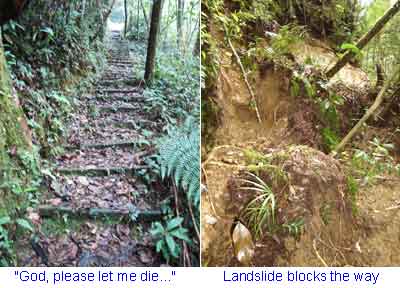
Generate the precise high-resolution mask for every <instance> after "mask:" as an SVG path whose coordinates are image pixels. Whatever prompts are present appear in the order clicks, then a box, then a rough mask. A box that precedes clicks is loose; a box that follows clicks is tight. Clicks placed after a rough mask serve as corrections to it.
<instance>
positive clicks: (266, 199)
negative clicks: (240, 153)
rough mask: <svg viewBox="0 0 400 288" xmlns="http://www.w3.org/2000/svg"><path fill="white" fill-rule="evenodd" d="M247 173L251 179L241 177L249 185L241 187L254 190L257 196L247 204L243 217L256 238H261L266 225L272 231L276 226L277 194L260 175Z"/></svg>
mask: <svg viewBox="0 0 400 288" xmlns="http://www.w3.org/2000/svg"><path fill="white" fill-rule="evenodd" d="M246 174H247V175H249V176H250V178H251V180H247V179H241V181H242V182H243V183H246V184H247V185H248V186H245V187H241V188H240V189H243V190H251V191H254V192H255V193H256V197H255V198H254V199H253V200H251V201H250V202H249V203H248V204H247V206H246V208H245V210H244V215H243V218H244V219H246V220H247V222H248V224H249V227H250V229H251V230H252V232H253V234H254V235H255V238H256V239H260V238H261V236H262V235H263V229H264V227H266V228H267V231H269V232H271V231H272V229H273V227H274V226H275V223H276V220H275V210H276V200H275V195H274V193H273V191H272V189H271V188H270V187H269V186H268V185H267V184H266V183H265V182H264V181H263V180H262V179H261V178H260V177H258V176H257V175H255V174H253V173H250V172H246Z"/></svg>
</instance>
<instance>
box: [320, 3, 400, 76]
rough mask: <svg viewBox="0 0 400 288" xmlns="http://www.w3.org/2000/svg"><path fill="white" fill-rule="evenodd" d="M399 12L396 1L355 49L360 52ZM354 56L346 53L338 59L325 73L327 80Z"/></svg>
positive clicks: (349, 52) (399, 8) (399, 6)
mask: <svg viewBox="0 0 400 288" xmlns="http://www.w3.org/2000/svg"><path fill="white" fill-rule="evenodd" d="M399 11H400V0H397V2H396V3H395V4H394V5H393V6H392V7H391V8H389V9H388V10H387V11H386V12H385V14H384V15H383V16H382V17H381V18H380V19H378V21H377V22H376V23H375V25H374V26H373V27H372V28H371V29H370V30H369V31H368V32H367V33H366V34H365V35H364V36H362V37H361V38H360V40H358V42H357V44H356V46H357V48H358V49H360V50H361V49H362V48H364V47H365V46H366V45H367V44H368V42H369V41H370V40H371V39H373V38H374V37H375V36H376V35H377V34H378V33H379V32H380V31H381V30H382V29H383V27H385V24H386V23H387V22H389V20H390V19H392V18H393V17H394V16H395V15H396V14H397V13H398V12H399ZM354 56H355V54H354V53H353V52H352V51H347V52H346V53H345V54H344V55H343V57H342V58H340V59H339V61H338V62H336V64H335V65H334V66H333V67H332V68H330V69H329V70H328V71H327V72H326V76H327V77H328V79H330V78H332V77H333V76H335V75H336V73H337V72H339V71H340V69H342V68H343V67H344V66H345V65H346V64H347V63H348V62H349V61H350V60H351V59H352V58H353V57H354Z"/></svg>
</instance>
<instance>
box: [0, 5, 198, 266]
mask: <svg viewBox="0 0 400 288" xmlns="http://www.w3.org/2000/svg"><path fill="white" fill-rule="evenodd" d="M0 28H1V29H0V267H2V266H5V267H10V266H11V267H12V266H28V267H32V266H34V267H37V266H39V267H46V266H48V267H59V266H62V267H66V266H70V267H115V266H120V267H170V266H172V267H192V266H199V265H200V260H199V258H200V248H199V246H200V231H199V227H200V223H199V221H200V220H199V219H200V211H199V206H200V204H199V202H200V176H199V175H200V168H199V167H200V152H199V151H200V127H199V126H200V56H199V54H200V1H198V0H96V1H94V0H73V1H61V0H59V1H29V0H1V2H0Z"/></svg>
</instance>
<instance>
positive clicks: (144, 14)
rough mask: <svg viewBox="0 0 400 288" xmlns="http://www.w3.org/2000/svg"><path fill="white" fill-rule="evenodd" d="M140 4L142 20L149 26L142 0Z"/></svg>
mask: <svg viewBox="0 0 400 288" xmlns="http://www.w3.org/2000/svg"><path fill="white" fill-rule="evenodd" d="M140 6H142V11H143V16H144V21H145V22H146V26H147V27H149V19H148V17H147V13H146V7H144V5H143V1H142V0H140Z"/></svg>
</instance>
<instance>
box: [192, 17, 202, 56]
mask: <svg viewBox="0 0 400 288" xmlns="http://www.w3.org/2000/svg"><path fill="white" fill-rule="evenodd" d="M199 23H200V22H199ZM200 33H201V27H200V25H199V29H198V31H197V37H196V42H195V43H194V49H193V55H195V56H198V55H200V49H201V48H200V46H201V43H200V38H201V36H200Z"/></svg>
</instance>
